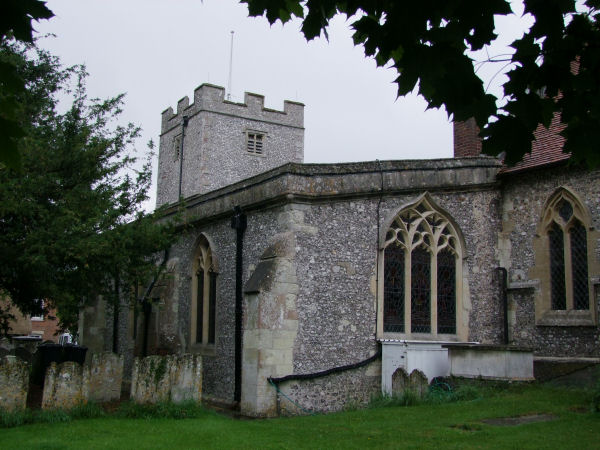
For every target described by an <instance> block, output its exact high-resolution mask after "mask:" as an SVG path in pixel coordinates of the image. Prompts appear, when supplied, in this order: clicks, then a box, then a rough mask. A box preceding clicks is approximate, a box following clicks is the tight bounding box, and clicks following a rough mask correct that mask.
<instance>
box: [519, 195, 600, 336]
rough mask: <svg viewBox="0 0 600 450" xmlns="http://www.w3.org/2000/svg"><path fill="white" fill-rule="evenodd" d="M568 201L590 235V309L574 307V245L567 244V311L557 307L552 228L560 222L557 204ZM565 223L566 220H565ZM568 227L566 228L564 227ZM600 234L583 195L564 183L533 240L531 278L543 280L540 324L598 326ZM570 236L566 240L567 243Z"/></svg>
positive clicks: (539, 296)
mask: <svg viewBox="0 0 600 450" xmlns="http://www.w3.org/2000/svg"><path fill="white" fill-rule="evenodd" d="M562 200H566V201H567V202H569V203H570V204H571V205H572V206H573V216H574V217H575V218H576V219H577V220H578V221H579V222H581V224H583V226H584V227H585V229H586V237H587V263H588V289H589V294H588V298H589V309H587V310H576V309H574V308H573V293H572V280H571V273H570V265H571V262H570V261H571V257H570V253H569V249H570V246H569V245H565V247H566V252H567V257H566V258H565V275H566V303H567V308H566V309H565V310H553V309H552V299H551V281H550V244H549V242H548V229H549V227H550V226H551V225H552V224H553V223H554V222H555V221H557V215H558V210H557V206H558V205H559V204H560V202H561V201H562ZM563 222H564V221H563ZM563 228H564V227H563ZM599 234H600V233H598V232H597V231H595V230H594V227H593V226H592V220H591V214H590V212H589V210H588V208H587V207H586V206H585V203H584V202H583V201H582V200H581V198H580V197H579V196H578V195H577V194H576V193H575V192H574V191H573V190H572V189H570V188H569V187H567V186H561V187H559V188H558V189H557V190H556V191H554V193H553V194H552V195H551V196H550V197H549V198H548V200H547V201H546V203H545V204H544V207H543V209H542V217H541V220H540V221H539V224H538V229H537V233H536V236H535V238H534V242H533V249H534V253H535V266H534V267H533V268H532V269H531V272H530V273H531V276H530V278H531V279H537V280H539V289H536V290H535V293H536V294H535V323H536V325H538V326H596V325H597V324H598V315H597V313H596V305H597V297H596V292H595V290H596V286H597V284H598V283H597V282H596V279H597V277H598V275H599V273H600V270H599V269H600V268H599V264H598V262H597V261H596V260H595V258H594V254H595V249H596V244H595V243H596V241H597V239H598V238H600V236H599ZM566 241H568V239H565V242H566Z"/></svg>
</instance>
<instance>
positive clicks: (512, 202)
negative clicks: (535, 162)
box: [499, 167, 600, 357]
mask: <svg viewBox="0 0 600 450" xmlns="http://www.w3.org/2000/svg"><path fill="white" fill-rule="evenodd" d="M502 181H503V183H502V195H503V204H502V208H503V222H504V223H503V231H502V233H501V235H500V244H499V246H500V258H501V260H502V264H503V265H504V266H505V267H506V268H507V270H508V274H509V291H508V292H509V308H510V311H509V317H510V341H511V343H514V344H517V345H523V346H528V347H532V348H533V349H534V351H535V355H536V356H557V357H600V346H598V342H600V329H599V327H598V325H595V326H546V325H544V326H542V325H536V300H537V301H538V302H539V296H541V295H543V294H544V293H542V292H541V284H540V280H539V278H537V276H538V275H536V273H538V272H536V271H535V270H534V266H536V254H535V248H534V247H535V239H536V236H537V234H538V225H539V224H540V221H541V218H542V214H543V208H544V204H545V202H546V201H547V200H548V199H549V198H550V197H551V196H552V194H553V193H554V192H555V191H556V190H557V189H558V188H560V187H567V188H569V189H570V190H572V191H573V192H574V193H575V194H577V195H578V196H579V198H580V199H582V201H583V202H584V203H585V206H586V207H587V208H588V210H589V212H590V213H591V216H592V224H591V225H592V228H589V229H588V230H587V232H588V233H594V232H595V230H598V229H599V227H600V171H597V170H596V171H588V170H578V169H567V168H565V167H558V168H555V169H546V170H543V171H541V170H540V171H530V172H525V173H521V174H518V173H517V174H512V175H506V176H504V178H503V179H502ZM588 252H591V253H592V255H593V258H594V259H595V262H596V263H598V262H599V261H600V240H598V239H595V240H594V242H593V248H588ZM547 264H548V265H549V262H547ZM538 269H539V268H538ZM541 269H543V268H541ZM547 269H548V271H549V266H548V268H547ZM591 269H592V268H590V270H591ZM589 275H590V278H591V281H592V284H593V285H594V287H593V290H592V292H593V296H592V298H591V299H590V302H595V303H596V305H597V309H596V314H598V311H599V310H600V292H599V291H600V289H599V285H598V277H600V273H590V274H589ZM546 295H547V294H546ZM596 323H597V321H596Z"/></svg>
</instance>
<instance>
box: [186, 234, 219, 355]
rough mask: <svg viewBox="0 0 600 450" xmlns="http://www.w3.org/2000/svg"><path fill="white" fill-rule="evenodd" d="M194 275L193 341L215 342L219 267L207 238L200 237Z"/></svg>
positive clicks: (198, 342) (200, 342)
mask: <svg viewBox="0 0 600 450" xmlns="http://www.w3.org/2000/svg"><path fill="white" fill-rule="evenodd" d="M193 268H194V272H193V276H192V283H193V284H192V333H191V334H192V342H193V343H196V344H210V345H213V344H214V343H215V335H216V332H215V325H216V304H217V276H218V274H217V268H216V264H215V261H214V258H213V254H212V251H211V248H210V245H209V243H208V241H207V239H206V238H205V237H204V236H201V237H200V242H199V244H198V246H197V249H196V252H195V257H194V264H193Z"/></svg>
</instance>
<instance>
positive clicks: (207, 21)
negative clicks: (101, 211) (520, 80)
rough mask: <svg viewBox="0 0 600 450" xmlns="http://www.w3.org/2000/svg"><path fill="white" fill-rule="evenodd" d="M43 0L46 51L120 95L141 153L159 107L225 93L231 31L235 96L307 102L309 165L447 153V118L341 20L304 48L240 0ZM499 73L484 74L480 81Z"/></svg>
mask: <svg viewBox="0 0 600 450" xmlns="http://www.w3.org/2000/svg"><path fill="white" fill-rule="evenodd" d="M482 1H483V0H482ZM47 3H48V6H49V8H50V9H51V10H52V11H53V12H54V14H55V15H56V17H54V18H52V19H51V20H49V21H42V22H41V23H39V24H37V25H36V26H35V28H36V29H37V30H38V31H39V32H40V33H54V34H56V35H57V37H55V38H49V39H45V40H43V41H42V46H43V47H45V48H47V49H48V50H50V51H51V52H52V53H54V54H55V55H57V56H59V57H60V58H61V60H62V62H63V64H65V65H71V64H78V63H84V64H86V66H87V70H88V72H89V73H90V77H89V80H88V92H89V94H90V97H100V98H105V97H110V96H114V95H117V94H119V93H122V92H125V93H127V96H126V98H125V102H126V104H125V109H124V114H123V121H124V122H133V123H135V124H137V125H139V126H141V127H142V129H143V137H142V139H140V142H139V144H138V149H139V150H144V146H145V143H146V142H147V141H148V140H149V139H153V140H154V142H158V135H159V133H160V113H161V112H162V111H163V110H164V109H166V108H167V107H169V106H172V107H173V108H175V107H176V106H177V100H178V99H180V98H181V97H184V96H186V95H187V96H189V97H190V98H192V97H193V90H194V88H196V87H197V86H199V85H200V84H202V83H204V82H210V83H213V84H217V85H220V86H224V87H227V83H228V74H229V53H230V52H229V48H230V36H231V35H230V32H231V31H232V30H233V31H235V35H234V45H233V82H232V90H231V95H232V100H234V101H243V94H244V92H245V91H249V92H255V93H259V94H263V95H264V96H265V103H266V106H267V107H270V108H276V109H282V108H283V100H284V99H289V100H296V101H300V102H303V103H304V104H305V105H306V108H305V128H306V132H305V148H304V155H305V162H340V161H365V160H374V159H415V158H419V159H420V158H444V157H450V156H452V127H451V124H450V123H449V121H448V118H447V116H446V113H445V112H444V111H437V110H430V111H425V109H426V104H425V102H424V101H423V100H422V99H420V98H417V97H416V96H408V97H404V98H400V99H398V100H396V88H395V85H394V84H393V83H392V82H393V80H394V78H395V77H396V74H395V72H394V71H393V70H389V69H384V68H377V67H376V65H375V62H374V61H373V60H372V59H367V58H365V57H364V53H363V50H362V48H358V47H354V46H353V44H352V39H351V31H350V29H349V26H348V23H347V22H346V21H345V20H344V18H343V17H338V18H336V19H335V20H334V21H333V23H332V25H331V27H330V31H329V42H327V41H326V40H325V39H324V38H320V39H316V40H314V41H311V42H310V43H307V42H306V41H305V39H304V37H303V36H302V34H301V33H300V31H299V29H300V23H299V22H298V21H296V22H293V23H291V24H287V25H285V26H281V24H280V23H278V24H277V25H274V26H272V27H270V26H269V24H268V22H267V20H266V19H264V18H249V17H248V10H247V7H246V5H243V4H240V3H239V2H238V1H237V0H204V1H201V0H49V1H48V2H47ZM521 23H523V21H521ZM525 23H527V21H525ZM499 27H500V28H501V30H502V37H503V38H504V40H505V41H506V42H511V41H512V39H514V38H515V36H516V35H518V34H519V33H520V30H522V25H519V21H518V20H517V19H516V18H514V19H511V20H505V21H504V22H503V23H501V24H499ZM504 51H505V50H496V52H498V53H501V52H504ZM497 69H498V68H497V67H496V68H494V67H489V68H487V72H488V73H487V74H485V75H484V77H487V79H490V78H491V77H492V76H493V74H494V73H495V71H496V70H497ZM501 81H502V78H501V77H496V78H495V79H494V82H495V84H496V85H498V84H499V83H500V82H501ZM153 195H154V193H153ZM151 205H154V197H153V198H152V200H151Z"/></svg>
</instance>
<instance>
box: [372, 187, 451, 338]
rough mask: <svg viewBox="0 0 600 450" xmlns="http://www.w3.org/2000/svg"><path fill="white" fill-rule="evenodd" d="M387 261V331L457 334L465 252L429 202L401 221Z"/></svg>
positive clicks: (391, 234)
mask: <svg viewBox="0 0 600 450" xmlns="http://www.w3.org/2000/svg"><path fill="white" fill-rule="evenodd" d="M383 259H384V261H383V270H384V274H383V331H384V332H386V333H402V334H413V333H414V334H431V335H437V334H456V333H457V301H458V298H457V297H458V287H459V283H460V279H461V270H460V267H461V264H462V248H461V244H460V240H459V239H458V235H457V232H456V230H455V228H454V226H453V225H452V224H451V223H450V221H449V220H448V218H447V217H446V216H445V215H444V214H443V213H442V212H440V211H439V210H438V209H437V208H436V207H435V206H434V205H433V202H432V201H431V200H429V199H428V197H426V196H423V197H421V199H420V200H419V201H418V202H417V203H416V204H414V205H412V206H410V207H407V208H405V209H403V210H402V211H401V212H400V213H399V214H398V215H397V216H396V217H395V219H394V220H393V222H392V225H391V226H390V228H389V229H388V231H387V235H386V238H385V243H384V251H383Z"/></svg>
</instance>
